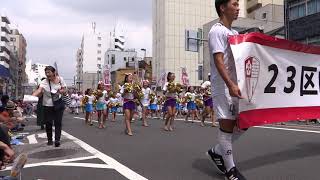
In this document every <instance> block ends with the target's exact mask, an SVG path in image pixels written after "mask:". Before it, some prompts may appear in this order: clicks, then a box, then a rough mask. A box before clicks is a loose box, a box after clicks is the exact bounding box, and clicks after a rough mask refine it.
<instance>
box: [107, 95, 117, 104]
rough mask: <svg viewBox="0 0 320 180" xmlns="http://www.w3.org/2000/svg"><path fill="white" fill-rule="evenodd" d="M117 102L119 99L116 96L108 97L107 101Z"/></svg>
mask: <svg viewBox="0 0 320 180" xmlns="http://www.w3.org/2000/svg"><path fill="white" fill-rule="evenodd" d="M118 102H119V99H118V98H113V97H111V98H110V99H109V103H114V104H115V103H118Z"/></svg>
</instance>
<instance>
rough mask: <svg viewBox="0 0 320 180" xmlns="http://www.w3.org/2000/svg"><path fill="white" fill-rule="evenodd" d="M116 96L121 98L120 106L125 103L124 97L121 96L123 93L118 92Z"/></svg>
mask: <svg viewBox="0 0 320 180" xmlns="http://www.w3.org/2000/svg"><path fill="white" fill-rule="evenodd" d="M116 98H117V99H118V100H119V103H120V106H122V105H123V98H122V96H121V93H117V95H116Z"/></svg>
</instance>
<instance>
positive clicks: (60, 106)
mask: <svg viewBox="0 0 320 180" xmlns="http://www.w3.org/2000/svg"><path fill="white" fill-rule="evenodd" d="M49 87H50V92H51V83H50V81H49ZM51 98H52V102H53V108H54V110H56V111H60V110H64V109H65V103H64V101H63V100H62V98H59V94H55V93H51Z"/></svg>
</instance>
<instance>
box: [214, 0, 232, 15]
mask: <svg viewBox="0 0 320 180" xmlns="http://www.w3.org/2000/svg"><path fill="white" fill-rule="evenodd" d="M229 1H230V0H216V1H215V6H216V11H217V14H218V16H219V17H220V16H221V10H220V6H221V5H227V4H228V2H229Z"/></svg>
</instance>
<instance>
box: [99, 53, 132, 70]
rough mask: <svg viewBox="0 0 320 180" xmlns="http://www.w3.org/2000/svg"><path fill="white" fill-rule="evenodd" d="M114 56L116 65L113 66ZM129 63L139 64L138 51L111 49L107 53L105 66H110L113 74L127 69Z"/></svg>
mask: <svg viewBox="0 0 320 180" xmlns="http://www.w3.org/2000/svg"><path fill="white" fill-rule="evenodd" d="M112 55H114V57H115V61H114V64H112ZM127 62H129V63H130V64H132V63H134V62H137V51H135V49H127V50H125V51H117V50H112V49H109V50H108V51H107V52H106V56H105V62H104V64H105V65H109V67H110V71H111V72H113V71H117V70H118V69H122V68H126V67H127V66H126V63H127Z"/></svg>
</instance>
